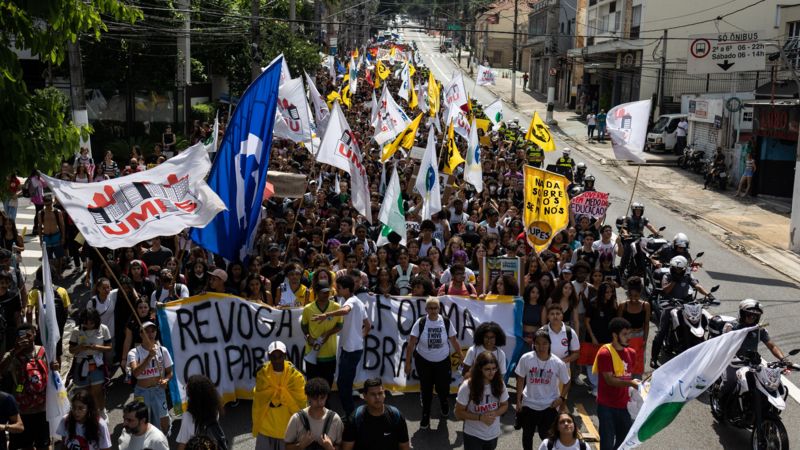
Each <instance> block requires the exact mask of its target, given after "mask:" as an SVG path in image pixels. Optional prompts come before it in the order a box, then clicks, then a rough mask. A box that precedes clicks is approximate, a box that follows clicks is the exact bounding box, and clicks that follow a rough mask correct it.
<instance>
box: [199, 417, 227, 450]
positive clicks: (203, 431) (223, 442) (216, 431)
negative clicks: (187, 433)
mask: <svg viewBox="0 0 800 450" xmlns="http://www.w3.org/2000/svg"><path fill="white" fill-rule="evenodd" d="M194 434H196V435H198V436H206V437H208V438H210V439H212V440H213V441H214V442H216V443H217V448H218V449H219V450H228V439H227V438H226V437H225V431H223V430H222V427H221V426H220V425H219V420H215V421H214V423H211V424H208V425H195V433H194Z"/></svg>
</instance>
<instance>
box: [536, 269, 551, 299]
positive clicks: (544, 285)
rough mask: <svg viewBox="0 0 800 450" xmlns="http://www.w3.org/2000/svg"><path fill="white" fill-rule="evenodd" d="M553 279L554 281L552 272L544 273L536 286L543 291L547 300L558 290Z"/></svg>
mask: <svg viewBox="0 0 800 450" xmlns="http://www.w3.org/2000/svg"><path fill="white" fill-rule="evenodd" d="M553 279H554V278H553V274H551V273H550V272H544V273H542V275H541V276H540V277H539V282H538V283H537V284H536V285H537V286H538V287H539V289H540V290H541V291H542V295H543V296H544V297H545V298H550V295H551V294H552V293H553V291H554V290H555V289H556V285H555V282H554V281H553Z"/></svg>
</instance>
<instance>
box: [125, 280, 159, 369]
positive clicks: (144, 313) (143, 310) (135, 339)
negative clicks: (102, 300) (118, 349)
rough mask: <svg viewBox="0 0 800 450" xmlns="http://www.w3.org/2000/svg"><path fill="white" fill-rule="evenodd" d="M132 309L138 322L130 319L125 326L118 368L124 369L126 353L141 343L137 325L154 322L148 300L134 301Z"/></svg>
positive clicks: (126, 358) (139, 328)
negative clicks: (120, 361)
mask: <svg viewBox="0 0 800 450" xmlns="http://www.w3.org/2000/svg"><path fill="white" fill-rule="evenodd" d="M133 307H134V308H135V309H136V316H138V317H139V320H136V317H131V318H130V320H128V323H127V324H125V339H124V341H123V343H122V353H121V354H120V355H121V357H122V363H121V364H120V367H125V366H126V365H127V362H128V352H129V351H130V350H131V349H132V348H135V347H136V346H137V345H139V344H141V343H142V333H141V327H140V326H139V324H140V323H144V322H147V321H152V320H155V317H154V314H152V312H151V310H150V299H148V298H147V297H144V296H142V297H139V298H138V299H136V301H135V302H134V304H133Z"/></svg>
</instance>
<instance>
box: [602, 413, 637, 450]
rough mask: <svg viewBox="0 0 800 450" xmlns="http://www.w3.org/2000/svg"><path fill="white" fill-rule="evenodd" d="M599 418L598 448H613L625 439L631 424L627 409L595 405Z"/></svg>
mask: <svg viewBox="0 0 800 450" xmlns="http://www.w3.org/2000/svg"><path fill="white" fill-rule="evenodd" d="M597 418H598V419H599V420H600V450H614V449H616V448H617V447H619V446H620V445H622V443H623V442H624V441H625V437H626V436H627V435H628V431H630V429H631V425H633V419H631V415H630V413H628V410H627V409H621V408H612V407H610V406H604V405H597Z"/></svg>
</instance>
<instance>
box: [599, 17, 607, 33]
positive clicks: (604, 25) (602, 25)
mask: <svg viewBox="0 0 800 450" xmlns="http://www.w3.org/2000/svg"><path fill="white" fill-rule="evenodd" d="M600 20H601V21H602V22H601V23H600V31H602V32H608V30H609V28H608V25H609V16H608V14H606V15H605V16H603V17H602V18H601V19H600Z"/></svg>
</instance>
